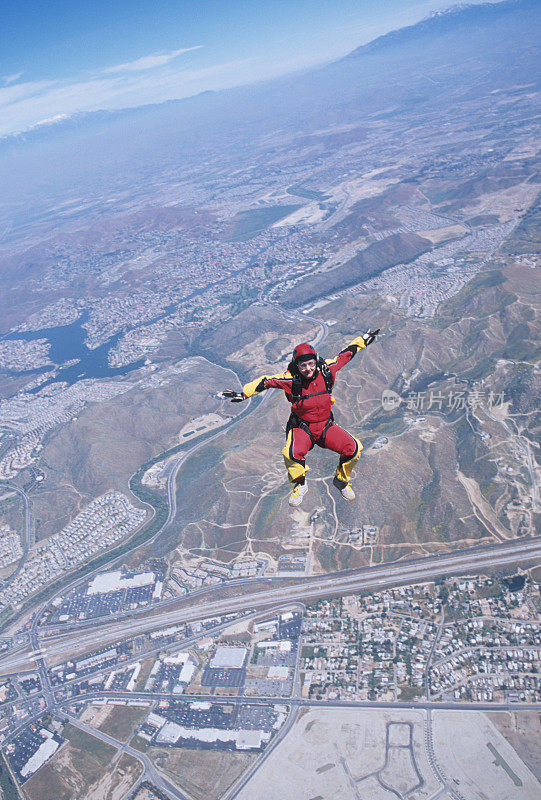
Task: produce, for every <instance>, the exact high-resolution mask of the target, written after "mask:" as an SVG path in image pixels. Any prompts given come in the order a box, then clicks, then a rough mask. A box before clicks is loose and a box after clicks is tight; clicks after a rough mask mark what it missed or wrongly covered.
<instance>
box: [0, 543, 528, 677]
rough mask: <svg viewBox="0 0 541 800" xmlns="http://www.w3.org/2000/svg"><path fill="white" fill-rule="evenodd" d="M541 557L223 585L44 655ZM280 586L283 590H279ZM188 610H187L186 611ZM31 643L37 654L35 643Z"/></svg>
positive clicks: (512, 547)
mask: <svg viewBox="0 0 541 800" xmlns="http://www.w3.org/2000/svg"><path fill="white" fill-rule="evenodd" d="M540 556H541V537H536V538H530V539H523V540H515V541H512V542H506V543H498V544H494V545H491V546H486V547H480V548H474V549H468V550H462V551H457V552H455V553H443V554H441V555H436V556H433V555H432V556H427V557H424V558H419V559H415V560H410V561H404V562H394V563H391V564H382V565H378V566H376V567H365V568H362V569H358V570H355V571H352V572H349V573H346V574H343V573H335V574H331V575H326V576H320V577H310V578H299V579H298V580H297V581H295V582H294V583H289V584H288V585H287V586H284V585H283V581H280V580H279V579H278V580H275V579H272V578H268V579H266V581H265V583H266V584H268V585H267V586H266V587H264V588H263V589H262V590H260V591H252V592H250V591H246V592H245V593H243V594H242V595H240V596H237V597H225V598H224V597H221V598H219V599H217V600H213V599H212V597H213V595H216V594H219V593H220V591H222V592H223V586H220V587H215V588H214V590H209V592H208V594H207V596H206V598H205V596H201V598H200V600H201V602H200V603H197V604H195V605H189V603H190V602H192V601H191V599H190V596H189V595H188V597H186V598H179V601H178V605H177V607H176V608H174V609H170V607H168V608H167V609H164V610H162V611H161V612H159V613H156V610H153V609H150V610H149V611H148V613H147V614H146V615H145V616H141V617H138V618H137V619H135V620H130V619H123V620H121V621H117V622H114V623H111V622H102V623H98V622H96V625H95V627H94V628H93V630H91V631H89V630H88V629H84V630H83V631H80V632H78V631H70V632H68V633H66V634H64V635H59V636H57V637H53V638H50V639H47V641H46V642H44V643H43V645H42V650H43V651H44V653H45V656H46V657H47V659H50V658H53V659H58V657H59V656H60V657H62V656H66V657H67V656H68V654H69V653H70V652H72V651H74V652H81V650H82V651H84V652H86V651H88V650H93V649H95V648H97V647H102V646H105V645H107V644H111V643H118V642H120V641H122V640H123V639H125V638H129V637H131V636H136V635H140V634H143V633H149V632H150V631H153V630H156V629H158V628H160V627H163V626H165V625H168V624H171V623H177V622H191V621H195V620H201V619H205V618H208V617H214V616H220V615H223V614H227V613H231V612H246V611H248V610H252V609H257V608H269V609H270V608H272V607H279V606H283V605H285V604H287V603H291V602H306V600H314V599H317V598H320V597H329V596H334V595H343V594H349V593H351V592H358V591H377V590H381V589H384V588H387V587H392V586H399V585H404V584H411V583H421V582H425V581H433V580H434V579H435V578H437V577H447V576H449V575H458V574H464V573H470V572H471V573H473V574H476V573H479V572H480V571H482V570H484V569H485V570H486V569H487V568H488V569H492V568H494V567H498V566H506V565H513V566H514V565H516V564H519V563H533V562H535V561H536V560H538V559H539V558H540ZM276 583H278V584H279V585H278V586H277V585H276ZM186 606H188V607H186ZM32 644H33V645H34V647H35V649H37V647H36V644H37V641H36V640H33V642H32ZM34 663H35V659H34V658H33V656H30V657H29V656H28V654H24V653H11V654H10V653H6V654H5V655H4V656H3V657H2V658H1V659H0V671H1V672H3V673H5V672H6V671H9V672H12V671H14V670H15V669H25V668H26V669H32V668H33V667H32V665H33V664H34Z"/></svg>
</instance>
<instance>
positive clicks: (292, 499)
mask: <svg viewBox="0 0 541 800" xmlns="http://www.w3.org/2000/svg"><path fill="white" fill-rule="evenodd" d="M307 491H308V486H307V485H306V484H305V483H296V484H295V488H294V489H293V491H292V492H291V494H290V495H289V505H290V506H293V507H295V506H300V504H301V503H302V498H303V497H304V495H305V494H306V492H307Z"/></svg>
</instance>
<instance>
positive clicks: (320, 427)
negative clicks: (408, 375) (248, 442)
mask: <svg viewBox="0 0 541 800" xmlns="http://www.w3.org/2000/svg"><path fill="white" fill-rule="evenodd" d="M378 333H379V328H378V329H377V330H374V331H367V333H365V334H363V335H362V336H358V337H357V338H356V339H354V340H353V341H352V342H351V344H349V345H348V346H347V347H345V348H344V349H343V350H341V351H340V353H339V354H338V356H337V357H336V358H332V359H326V360H325V359H323V358H320V357H319V356H318V354H317V353H316V351H315V349H314V348H313V347H312V345H310V344H307V343H306V342H303V343H302V344H299V345H297V347H295V349H294V350H293V357H292V359H291V361H290V363H289V365H288V368H287V372H284V373H282V374H280V375H270V376H267V375H264V376H262V377H261V378H257V379H256V380H254V381H251V382H250V383H247V384H246V385H245V386H243V388H242V392H235V391H233V390H232V389H226V390H225V391H224V392H222V395H223V396H224V397H227V398H228V399H229V400H231V402H232V403H241V402H242V401H243V400H246V399H248V398H249V397H252V396H253V395H255V394H258V393H259V392H263V391H265V389H283V390H284V392H285V394H286V397H287V399H288V400H289V402H290V403H291V415H290V417H289V420H288V422H287V427H286V445H285V447H284V449H283V450H282V455H283V456H284V461H285V465H286V469H287V473H288V477H289V481H290V482H291V483H292V484H293V491H292V492H291V495H290V497H289V505H290V506H298V505H300V503H301V502H302V498H303V497H304V495H305V494H306V491H307V486H306V477H305V476H306V472H307V470H308V469H309V468H308V467H307V466H306V461H305V456H306V454H307V453H308V452H309V451H310V450H311V449H312V448H313V446H314V445H315V444H317V445H318V447H323V448H325V449H327V450H333V451H334V452H335V453H338V455H339V456H340V460H339V462H338V466H337V468H336V473H335V476H334V480H333V484H334V486H335V487H336V488H337V489H338V490H339V491H340V493H341V494H342V497H344V498H345V499H346V500H355V492H354V491H353V488H352V486H351V483H350V479H351V475H352V472H353V467H354V466H355V464H356V463H357V461H358V460H359V458H360V455H361V450H362V449H363V446H362V444H361V443H360V441H359V440H358V439H356V438H355V437H354V436H352V435H351V434H350V433H348V432H347V431H345V430H344V429H343V428H341V427H340V426H339V425H337V424H336V423H335V421H334V418H333V414H332V410H331V406H332V404H333V403H334V398H333V397H332V394H331V393H332V388H333V386H334V381H335V378H336V373H337V372H338V370H339V369H342V367H344V366H345V365H346V364H347V363H348V362H349V361H351V359H352V358H353V356H354V355H355V354H356V353H357V351H358V350H364V349H365V348H366V347H368V345H369V344H371V343H372V342H373V341H374V339H375V338H376V336H377V335H378Z"/></svg>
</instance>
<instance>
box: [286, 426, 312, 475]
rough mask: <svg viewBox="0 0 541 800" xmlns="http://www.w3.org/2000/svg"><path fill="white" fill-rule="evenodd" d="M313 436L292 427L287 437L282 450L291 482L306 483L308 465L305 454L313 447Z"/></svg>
mask: <svg viewBox="0 0 541 800" xmlns="http://www.w3.org/2000/svg"><path fill="white" fill-rule="evenodd" d="M313 446H314V445H313V444H312V440H311V438H310V437H309V436H308V434H307V433H306V432H305V431H303V430H301V429H300V428H292V429H291V430H290V431H289V432H288V434H287V439H286V446H285V447H284V449H283V450H282V455H283V457H284V461H285V465H286V469H287V474H288V477H289V480H290V482H291V483H299V484H301V485H302V484H304V480H305V477H304V476H305V475H306V471H307V469H308V467H307V466H306V461H305V460H304V459H305V456H306V453H308V451H309V450H311V449H312V447H313Z"/></svg>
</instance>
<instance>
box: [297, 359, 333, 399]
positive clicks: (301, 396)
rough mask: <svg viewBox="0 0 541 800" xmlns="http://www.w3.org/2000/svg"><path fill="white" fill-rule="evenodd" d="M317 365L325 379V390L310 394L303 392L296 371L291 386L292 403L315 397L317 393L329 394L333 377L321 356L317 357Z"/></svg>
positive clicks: (300, 380) (300, 379)
mask: <svg viewBox="0 0 541 800" xmlns="http://www.w3.org/2000/svg"><path fill="white" fill-rule="evenodd" d="M317 366H318V369H319V371H320V372H321V374H322V375H323V380H324V381H325V391H324V392H313V393H312V394H303V393H302V378H301V376H300V374H299V373H298V372H295V374H294V375H293V382H292V387H291V397H292V398H293V403H300V402H301V401H302V400H306V399H307V398H308V397H317V396H318V395H319V394H331V392H332V387H333V386H334V378H333V376H332V372H331V369H330V367H329V365H328V364H327V362H326V361H325V359H323V358H318V360H317Z"/></svg>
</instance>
